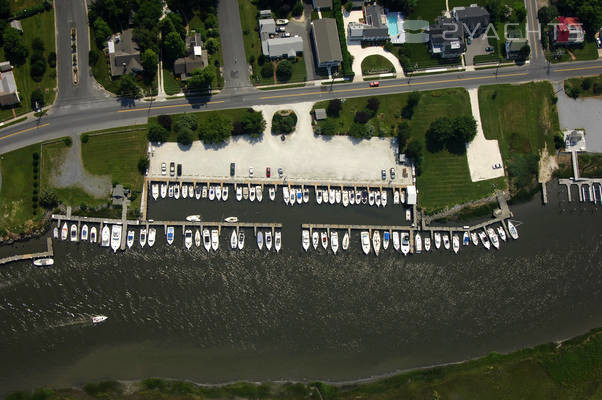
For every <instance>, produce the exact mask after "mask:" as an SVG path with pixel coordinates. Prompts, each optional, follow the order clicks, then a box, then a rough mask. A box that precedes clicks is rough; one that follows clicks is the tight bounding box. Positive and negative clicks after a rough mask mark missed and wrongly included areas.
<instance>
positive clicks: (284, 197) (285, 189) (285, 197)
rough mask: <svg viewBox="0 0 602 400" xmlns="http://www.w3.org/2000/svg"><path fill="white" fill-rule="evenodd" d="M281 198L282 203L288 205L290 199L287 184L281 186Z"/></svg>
mask: <svg viewBox="0 0 602 400" xmlns="http://www.w3.org/2000/svg"><path fill="white" fill-rule="evenodd" d="M282 200H284V204H286V205H288V202H289V200H290V196H289V193H288V186H282Z"/></svg>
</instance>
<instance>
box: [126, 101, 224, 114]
mask: <svg viewBox="0 0 602 400" xmlns="http://www.w3.org/2000/svg"><path fill="white" fill-rule="evenodd" d="M224 101H225V100H219V101H210V102H208V103H205V104H219V103H223V102H224ZM190 106H191V104H172V105H169V106H157V107H151V108H132V109H129V110H119V111H117V112H118V113H126V112H134V111H149V110H160V109H162V108H177V107H190Z"/></svg>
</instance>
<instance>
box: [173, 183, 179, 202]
mask: <svg viewBox="0 0 602 400" xmlns="http://www.w3.org/2000/svg"><path fill="white" fill-rule="evenodd" d="M173 197H174V199H179V198H180V185H179V184H178V185H175V186H174V188H173Z"/></svg>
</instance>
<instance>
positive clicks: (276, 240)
mask: <svg viewBox="0 0 602 400" xmlns="http://www.w3.org/2000/svg"><path fill="white" fill-rule="evenodd" d="M281 247H282V233H281V232H280V231H276V233H275V237H274V249H276V253H280V248H281Z"/></svg>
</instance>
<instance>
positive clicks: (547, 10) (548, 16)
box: [537, 6, 558, 24]
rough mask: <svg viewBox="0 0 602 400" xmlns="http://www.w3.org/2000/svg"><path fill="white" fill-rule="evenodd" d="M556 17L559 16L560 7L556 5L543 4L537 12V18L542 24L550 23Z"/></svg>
mask: <svg viewBox="0 0 602 400" xmlns="http://www.w3.org/2000/svg"><path fill="white" fill-rule="evenodd" d="M556 17H558V9H557V8H556V7H555V6H543V7H541V8H540V9H539V11H538V12H537V19H539V23H541V24H548V23H550V22H552V20H553V19H555V18H556Z"/></svg>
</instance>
